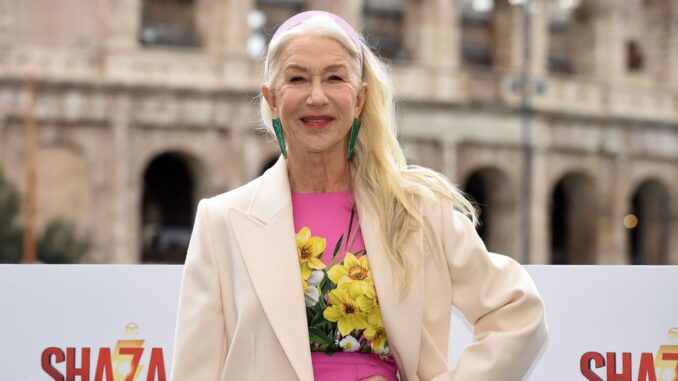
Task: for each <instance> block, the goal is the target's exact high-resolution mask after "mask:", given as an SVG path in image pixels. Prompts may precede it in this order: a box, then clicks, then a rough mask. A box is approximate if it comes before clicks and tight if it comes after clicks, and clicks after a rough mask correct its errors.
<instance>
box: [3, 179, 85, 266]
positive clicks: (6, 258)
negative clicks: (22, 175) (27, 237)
mask: <svg viewBox="0 0 678 381" xmlns="http://www.w3.org/2000/svg"><path fill="white" fill-rule="evenodd" d="M20 212H21V197H20V195H19V192H18V191H17V189H16V188H15V187H14V185H12V184H11V183H10V182H9V181H7V179H6V178H5V176H4V174H3V173H2V171H0V263H19V262H20V261H21V255H22V250H23V229H22V228H21V226H20V222H19V221H18V218H19V215H20ZM90 248H91V244H90V242H89V240H87V239H85V238H82V237H79V236H78V235H77V233H76V229H75V225H74V224H73V223H72V222H70V221H67V220H65V219H60V218H58V219H53V220H50V221H49V222H48V223H47V225H46V226H45V228H44V230H43V231H42V233H41V234H40V236H39V238H38V243H37V251H38V253H37V254H38V260H39V261H40V262H43V263H77V262H80V260H81V259H82V258H83V257H84V256H85V254H87V252H88V251H89V249H90Z"/></svg>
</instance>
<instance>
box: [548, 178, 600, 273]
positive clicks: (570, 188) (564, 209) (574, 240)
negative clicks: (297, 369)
mask: <svg viewBox="0 0 678 381" xmlns="http://www.w3.org/2000/svg"><path fill="white" fill-rule="evenodd" d="M595 206H596V202H595V191H594V185H593V182H592V181H591V180H590V179H589V178H588V177H586V176H584V175H582V174H578V173H570V174H568V175H566V176H564V177H563V178H561V179H560V181H558V183H557V184H556V186H555V188H554V190H553V194H552V196H551V263H552V264H556V265H563V264H572V265H574V264H595V263H596V234H597V233H596V231H597V229H596V220H597V218H598V215H597V213H596V207H595Z"/></svg>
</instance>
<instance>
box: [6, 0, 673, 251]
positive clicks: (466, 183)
mask: <svg viewBox="0 0 678 381" xmlns="http://www.w3.org/2000/svg"><path fill="white" fill-rule="evenodd" d="M305 9H322V10H329V11H332V12H335V13H337V14H339V15H341V16H342V17H344V18H345V19H347V20H348V21H349V22H350V23H351V24H353V25H354V26H356V28H357V29H358V30H360V31H362V32H363V33H364V34H365V35H366V39H367V41H368V42H369V43H370V45H371V46H373V47H374V49H375V50H376V51H378V53H379V54H380V55H381V56H382V57H383V58H384V59H385V60H386V61H387V62H389V64H390V68H391V71H392V75H393V77H394V81H395V83H396V87H397V91H398V95H399V101H400V102H399V105H398V118H399V133H400V139H401V141H402V144H403V146H404V148H405V150H406V154H407V155H408V158H409V160H410V161H411V162H412V163H415V164H421V165H425V166H428V167H431V168H433V169H435V170H437V171H440V172H441V173H443V174H444V175H446V176H447V177H448V178H449V179H451V181H452V182H454V183H456V184H458V185H459V186H460V187H461V188H463V189H464V190H465V191H466V192H467V193H468V194H469V195H471V196H472V197H473V198H474V199H475V200H476V201H477V202H478V203H479V205H480V206H481V210H482V221H483V224H482V225H481V226H480V227H479V230H480V234H481V235H482V236H483V238H484V240H485V242H486V244H487V246H488V248H489V249H490V250H492V251H495V252H500V253H504V254H507V255H510V256H512V257H514V258H516V259H518V260H519V261H521V262H522V263H534V264H550V263H553V264H678V3H677V2H675V1H672V0H628V1H618V0H587V1H578V0H537V1H535V0H532V1H530V0H522V1H521V0H510V1H509V0H343V1H330V0H306V1H304V0H90V1H88V0H62V1H58V2H55V1H50V0H0V169H2V170H3V172H4V173H5V175H6V177H7V178H8V179H9V180H11V181H12V182H13V183H14V184H16V185H17V187H18V188H19V189H20V190H22V191H24V190H25V189H26V185H25V180H24V179H25V178H26V175H25V173H26V170H27V164H26V163H27V155H29V153H30V152H29V151H30V150H29V149H28V148H27V147H29V145H28V142H27V136H28V135H27V132H26V131H27V126H28V125H29V124H30V123H29V122H30V121H31V120H35V122H36V125H37V135H36V136H37V149H36V150H35V152H34V155H35V158H36V163H37V164H36V168H37V184H36V188H35V189H36V194H37V201H36V205H37V221H38V226H44V224H45V222H46V221H48V220H49V219H51V218H55V217H63V218H67V219H69V220H71V221H73V222H75V223H76V224H77V227H78V230H79V231H80V232H81V233H82V234H85V235H87V236H88V237H90V239H91V241H92V242H93V248H92V250H91V251H90V252H89V253H88V255H87V257H86V258H85V259H84V261H85V262H87V263H142V262H145V263H148V262H150V263H153V262H155V263H168V262H169V263H172V262H174V263H176V262H182V261H183V255H184V254H183V249H184V248H185V244H186V241H187V239H188V236H189V234H190V230H191V226H192V223H193V216H194V213H195V207H196V204H197V201H198V200H199V199H201V198H203V197H208V196H211V195H215V194H218V193H222V192H225V191H228V190H230V189H233V188H235V187H238V186H239V185H241V184H243V183H245V182H247V181H249V180H251V179H253V178H254V177H256V176H258V175H259V174H260V173H261V172H262V171H263V170H264V169H265V168H266V167H267V166H268V165H270V164H271V162H272V161H274V160H276V158H277V156H278V155H279V152H277V148H276V145H275V144H274V142H273V139H271V137H269V136H266V135H264V134H262V133H261V132H259V131H258V129H257V126H258V125H259V121H258V114H257V107H256V102H257V97H258V92H259V88H260V84H261V74H260V73H261V71H262V67H261V55H262V53H263V47H264V46H265V44H266V41H267V39H269V38H270V36H271V35H272V32H273V31H274V30H275V27H276V25H279V24H280V23H281V22H282V21H283V20H285V19H286V18H287V17H289V16H290V15H292V14H294V13H296V12H299V11H302V10H305ZM31 84H35V87H34V88H35V91H33V90H31V89H32V85H31Z"/></svg>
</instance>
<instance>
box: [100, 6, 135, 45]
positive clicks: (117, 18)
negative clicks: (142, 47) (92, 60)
mask: <svg viewBox="0 0 678 381" xmlns="http://www.w3.org/2000/svg"><path fill="white" fill-rule="evenodd" d="M105 7H106V8H105V9H106V11H105V12H103V14H104V15H106V17H105V20H102V22H107V23H108V28H107V33H106V34H107V36H106V39H107V46H108V48H109V49H112V50H130V49H135V48H137V47H138V46H139V38H138V30H139V27H140V24H141V0H118V1H116V2H115V4H114V3H113V2H110V1H109V2H106V6H105Z"/></svg>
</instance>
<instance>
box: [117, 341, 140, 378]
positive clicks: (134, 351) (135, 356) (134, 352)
mask: <svg viewBox="0 0 678 381" xmlns="http://www.w3.org/2000/svg"><path fill="white" fill-rule="evenodd" d="M143 353H144V348H128V347H122V348H120V354H121V355H130V356H132V364H131V369H130V371H129V373H127V377H125V381H134V375H135V374H137V367H138V366H139V360H141V355H142V354H143Z"/></svg>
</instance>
